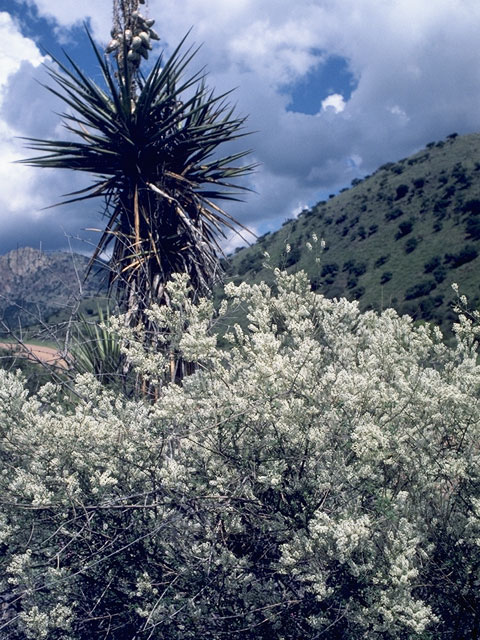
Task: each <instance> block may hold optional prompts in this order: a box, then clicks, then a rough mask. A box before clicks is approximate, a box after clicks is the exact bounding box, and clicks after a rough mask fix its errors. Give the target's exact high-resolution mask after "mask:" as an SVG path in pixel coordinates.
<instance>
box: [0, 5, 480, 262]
mask: <svg viewBox="0 0 480 640" xmlns="http://www.w3.org/2000/svg"><path fill="white" fill-rule="evenodd" d="M142 12H143V13H144V14H146V15H148V16H149V17H151V18H154V19H155V20H156V24H155V29H156V31H157V32H158V33H159V35H160V37H161V41H160V43H159V45H158V48H157V49H156V50H155V51H154V54H155V55H157V54H159V53H160V51H161V50H164V51H165V53H166V54H167V55H168V53H169V52H171V51H172V50H173V48H174V47H175V46H176V45H177V44H178V42H179V41H180V40H181V39H182V37H183V36H184V35H185V34H186V32H187V31H188V30H189V29H191V33H190V35H189V38H188V42H189V43H190V44H194V43H196V44H202V46H201V48H200V50H199V52H198V54H197V56H196V58H195V59H194V61H192V63H191V67H190V69H191V71H192V72H194V71H197V70H198V69H200V68H202V67H203V66H206V68H207V70H208V72H209V76H208V84H209V86H210V87H212V88H213V89H215V90H216V91H217V92H218V93H221V92H223V91H226V90H229V89H232V88H235V91H234V93H233V94H232V98H231V99H232V101H233V102H234V103H235V105H236V109H237V113H238V114H239V115H245V116H248V120H247V129H248V130H250V131H253V132H255V133H253V134H252V135H251V136H249V137H248V138H246V139H243V140H242V142H241V144H242V146H243V147H245V146H246V147H248V148H251V149H252V150H253V152H252V155H251V161H252V162H257V163H258V165H259V166H258V169H257V171H256V173H255V174H254V175H253V176H251V177H250V178H249V179H248V183H247V185H246V186H249V187H250V188H251V189H252V193H250V194H248V195H247V196H246V198H245V201H244V202H242V203H233V204H232V205H231V206H229V212H230V213H232V215H234V216H235V217H237V218H238V219H239V220H241V221H242V223H243V224H245V225H247V226H248V227H250V228H251V229H252V231H254V232H255V233H257V234H262V233H265V232H266V231H271V230H275V229H276V228H278V227H279V226H280V225H281V224H282V223H283V222H284V221H285V220H287V219H289V218H292V217H295V216H296V215H298V213H299V212H300V211H301V210H302V209H304V208H305V207H308V206H311V205H313V204H315V203H316V202H318V201H319V200H323V199H326V198H328V196H329V194H332V193H338V191H339V190H340V189H341V188H343V187H345V186H348V185H349V184H350V183H351V181H352V179H354V178H358V177H362V176H364V175H367V174H369V173H371V172H372V171H374V170H375V169H377V168H378V167H379V166H380V165H381V164H383V163H385V162H388V161H396V160H398V159H400V158H403V157H405V156H408V155H410V154H411V153H414V152H415V151H417V150H419V149H421V148H422V147H424V146H425V145H426V144H427V143H428V142H432V141H437V140H441V139H443V138H445V137H446V136H447V135H449V134H451V133H454V132H455V133H459V134H463V133H471V132H475V131H479V130H480V45H479V44H478V34H479V32H480V3H479V2H478V0H295V2H292V0H147V4H146V5H145V6H144V8H142ZM111 21H112V2H111V0H81V1H80V2H79V0H60V1H59V0H0V184H1V189H0V224H1V229H2V231H1V233H0V254H3V253H5V252H7V251H9V250H11V249H15V248H16V247H17V246H26V245H28V246H34V247H39V246H41V247H42V248H43V249H50V250H53V249H62V250H65V249H68V248H69V247H70V246H72V247H73V248H74V249H75V250H79V251H82V252H84V253H88V252H89V251H91V249H92V248H93V246H94V245H95V244H96V241H97V240H98V235H97V234H96V233H95V232H92V231H87V229H89V228H91V227H101V225H102V222H103V219H102V215H101V211H102V204H101V201H98V202H90V203H88V204H85V203H83V204H75V205H65V206H61V207H54V208H47V207H51V205H54V204H55V203H58V202H59V201H60V200H61V198H62V195H63V194H65V193H68V192H71V191H73V190H75V189H76V188H81V187H83V186H85V185H86V184H87V183H88V178H87V177H86V176H84V175H82V174H77V173H75V172H67V171H65V170H63V171H62V170H45V169H36V168H32V167H27V166H24V165H18V164H15V163H14V161H15V160H18V159H21V158H25V157H29V156H31V155H32V153H31V152H30V151H28V149H26V148H25V141H24V140H22V136H23V137H25V136H26V137H29V136H30V137H37V138H48V139H63V138H64V137H65V134H64V133H63V131H62V124H61V118H60V117H59V115H57V114H58V112H61V111H62V110H63V106H62V105H61V104H60V103H59V101H58V100H57V99H56V98H55V97H54V96H53V95H52V94H50V93H49V92H48V91H47V90H46V89H45V88H44V86H42V83H43V84H44V83H50V84H51V82H50V81H49V80H48V78H47V77H46V71H45V63H46V64H47V65H48V64H51V60H50V58H49V57H48V55H46V53H45V52H46V51H49V52H51V53H52V54H53V55H55V56H60V58H62V55H63V54H62V47H63V48H64V49H65V50H66V51H67V52H68V53H69V54H70V55H71V56H72V57H73V58H74V59H75V60H76V61H77V62H78V63H79V64H80V66H81V67H82V68H84V69H85V70H86V71H88V73H89V74H91V75H92V76H93V77H95V76H96V75H97V76H98V74H99V72H98V69H97V68H96V66H95V64H94V61H93V57H92V54H91V51H90V49H89V45H88V43H87V39H86V36H85V31H84V27H83V25H84V24H87V25H88V26H89V28H90V30H91V31H92V34H93V36H94V38H95V39H96V41H97V42H98V43H99V44H100V45H102V46H104V45H105V44H106V43H107V42H108V40H109V39H110V35H109V32H110V29H111ZM239 242H240V239H239V238H237V237H235V236H230V235H229V237H228V238H227V240H226V242H225V249H226V251H231V250H233V248H234V247H235V246H237V245H238V243H239Z"/></svg>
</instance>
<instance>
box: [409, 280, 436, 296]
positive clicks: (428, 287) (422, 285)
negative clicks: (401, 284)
mask: <svg viewBox="0 0 480 640" xmlns="http://www.w3.org/2000/svg"><path fill="white" fill-rule="evenodd" d="M436 286H437V283H436V282H435V280H424V281H423V282H419V283H418V284H414V285H413V286H411V287H409V288H408V289H407V290H406V291H405V300H413V299H414V298H420V297H421V296H426V295H428V294H429V293H430V291H432V290H433V289H435V287H436Z"/></svg>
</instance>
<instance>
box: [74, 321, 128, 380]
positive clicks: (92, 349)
mask: <svg viewBox="0 0 480 640" xmlns="http://www.w3.org/2000/svg"><path fill="white" fill-rule="evenodd" d="M97 315H98V320H95V321H92V320H90V319H89V318H87V317H85V316H82V317H80V320H79V322H78V323H77V325H76V332H75V337H74V340H73V344H72V347H71V354H72V357H73V361H74V366H75V370H76V371H77V372H78V373H90V374H92V375H94V376H95V377H97V378H99V379H100V380H101V382H102V383H103V384H104V385H112V386H118V385H119V384H122V382H123V375H122V365H123V357H122V352H121V349H120V343H119V341H118V339H117V336H116V335H115V334H114V333H112V332H111V331H109V329H108V325H109V319H110V314H108V313H107V314H106V315H104V314H103V311H102V310H101V309H98V310H97Z"/></svg>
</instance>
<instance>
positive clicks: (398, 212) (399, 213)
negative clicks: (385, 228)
mask: <svg viewBox="0 0 480 640" xmlns="http://www.w3.org/2000/svg"><path fill="white" fill-rule="evenodd" d="M400 216H403V211H402V210H401V209H398V208H397V209H393V211H388V213H386V214H385V220H387V221H390V220H396V219H397V218H399V217H400Z"/></svg>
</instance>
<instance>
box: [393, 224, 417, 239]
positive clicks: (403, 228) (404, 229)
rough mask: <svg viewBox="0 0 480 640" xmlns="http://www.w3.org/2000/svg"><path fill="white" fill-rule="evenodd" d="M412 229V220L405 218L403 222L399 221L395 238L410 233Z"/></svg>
mask: <svg viewBox="0 0 480 640" xmlns="http://www.w3.org/2000/svg"><path fill="white" fill-rule="evenodd" d="M412 229H413V222H412V221H411V220H406V221H405V222H401V223H400V224H399V225H398V231H397V233H396V234H395V240H400V239H401V238H403V237H404V236H406V235H407V234H409V233H411V232H412Z"/></svg>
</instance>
